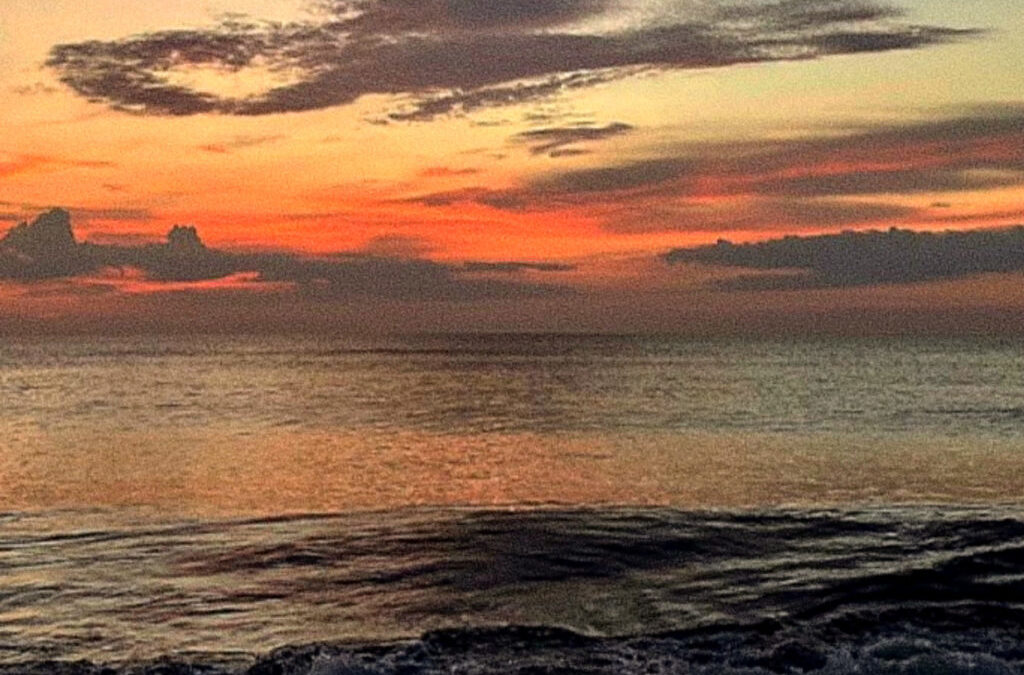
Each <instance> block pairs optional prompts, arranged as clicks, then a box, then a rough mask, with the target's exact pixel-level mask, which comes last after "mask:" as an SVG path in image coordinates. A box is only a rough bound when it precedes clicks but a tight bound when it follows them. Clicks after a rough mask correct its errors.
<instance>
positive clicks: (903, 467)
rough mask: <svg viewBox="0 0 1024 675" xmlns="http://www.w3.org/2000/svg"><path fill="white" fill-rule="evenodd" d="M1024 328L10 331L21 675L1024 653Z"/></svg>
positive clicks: (936, 666) (6, 429)
mask: <svg viewBox="0 0 1024 675" xmlns="http://www.w3.org/2000/svg"><path fill="white" fill-rule="evenodd" d="M1022 626H1024V342H1018V341H998V340H984V339H976V340H962V341H956V340H925V339H920V340H912V339H878V340H852V339H850V340H843V339H835V340H824V339H822V340H808V341H776V342H773V341H763V340H760V341H744V340H724V339H723V340H707V341H699V340H688V339H682V338H671V337H631V336H630V337H613V336H555V335H541V336H529V335H471V336H414V337H401V338H397V337H396V338H372V339H370V338H365V339H355V338H337V339H331V338H287V337H195V338H182V337H175V338H169V337H161V338H143V337H139V338H38V339H29V338H22V339H13V340H8V341H6V342H5V343H4V344H2V345H0V673H3V674H11V673H33V674H36V673H39V674H42V673H48V674H49V673H69V674H70V673H75V674H79V675H86V674H93V673H96V674H98V673H107V674H108V675H109V674H113V673H151V674H154V675H155V674H156V673H161V674H163V675H172V674H174V673H207V674H210V675H216V674H227V673H232V674H234V673H237V674H241V673H249V674H251V675H270V674H279V675H284V674H302V675H306V674H310V675H327V674H342V673H363V674H365V673H419V672H426V673H494V674H497V673H522V674H524V675H525V674H526V673H534V674H536V673H723V672H724V673H748V674H754V673H791V672H792V673H800V672H808V673H819V672H820V673H932V672H943V673H947V672H948V673H1017V672H1024V628H1022Z"/></svg>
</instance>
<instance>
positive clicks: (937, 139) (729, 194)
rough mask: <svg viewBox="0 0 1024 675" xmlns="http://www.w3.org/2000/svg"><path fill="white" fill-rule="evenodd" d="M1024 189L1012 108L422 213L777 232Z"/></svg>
mask: <svg viewBox="0 0 1024 675" xmlns="http://www.w3.org/2000/svg"><path fill="white" fill-rule="evenodd" d="M553 135H555V136H557V134H553ZM1022 185H1024V108H1021V107H1019V106H1006V107H1002V108H991V109H985V110H979V111H975V112H973V113H971V114H968V115H964V116H960V117H955V118H949V119H941V120H934V121H927V122H918V123H907V124H899V125H882V126H876V127H873V128H868V129H858V130H852V131H848V132H847V133H845V134H839V135H830V136H821V137H812V138H804V139H794V140H786V141H775V142H769V141H756V142H752V141H750V142H748V141H745V142H738V143H717V144H691V145H687V146H684V147H682V148H680V149H678V151H677V152H675V153H673V154H663V155H659V156H655V157H648V158H641V159H636V160H631V161H628V162H622V163H618V164H611V165H607V166H596V167H588V168H579V169H570V170H563V171H558V172H551V173H546V174H544V175H542V176H540V177H538V178H535V179H533V180H531V181H529V182H528V183H526V184H525V185H522V186H518V187H512V188H505V189H493V188H487V187H483V186H476V187H474V186H469V187H464V188H461V189H459V190H449V191H445V192H437V193H428V194H425V195H420V196H418V197H414V198H413V201H416V202H418V203H421V204H423V205H426V206H433V207H444V206H449V205H452V204H458V203H476V204H480V205H483V206H487V207H489V208H493V209H499V210H507V211H559V210H585V211H587V212H588V213H590V214H592V215H594V216H597V217H600V218H601V219H602V220H603V221H604V222H605V223H606V226H607V227H608V228H609V229H613V230H618V231H653V230H671V229H679V230H750V229H761V228H766V227H767V228H774V229H776V230H777V229H779V228H781V227H784V226H787V225H788V226H815V225H817V226H819V227H835V226H850V225H856V224H872V223H877V222H878V221H879V220H881V219H884V218H899V217H904V216H910V215H912V214H913V213H914V209H911V208H909V207H907V206H905V205H899V204H896V203H894V202H893V201H892V197H893V196H894V195H916V194H927V193H936V194H944V193H949V192H954V191H967V190H984V189H993V188H1003V187H1008V186H1022Z"/></svg>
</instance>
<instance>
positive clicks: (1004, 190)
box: [0, 0, 1024, 335]
mask: <svg viewBox="0 0 1024 675" xmlns="http://www.w3.org/2000/svg"><path fill="white" fill-rule="evenodd" d="M1021 72H1024V13H1022V12H1021V11H1020V6H1019V2H1018V0H975V1H973V2H971V3H963V2H959V1H954V0H893V1H885V2H882V1H878V2H874V1H869V0H729V1H722V2H712V1H711V0H648V1H646V2H630V1H628V0H516V1H512V0H178V1H177V2H175V3H159V4H158V3H142V2H131V1H129V0H4V2H3V3H2V7H0V92H3V100H4V102H5V104H4V105H3V106H2V107H0V129H2V130H3V133H0V234H2V233H4V232H8V231H11V232H12V234H8V235H7V237H6V239H4V240H3V241H2V242H0V332H3V333H35V332H51V331H54V332H65V331H109V332H115V333H116V332H132V331H140V330H160V331H165V330H174V331H178V330H245V331H257V332H258V331H282V330H317V331H320V330H323V331H330V332H349V331H351V332H391V331H399V332H401V331H519V330H523V331H570V332H574V331H587V332H591V331H611V332H632V331H642V332H649V331H657V332H681V333H691V334H699V335H704V334H708V335H714V334H742V335H745V334H786V335H789V334H796V335H800V334H815V333H838V334H876V333H877V334H894V333H895V334H978V333H981V334H988V333H998V334H1017V333H1020V332H1022V331H1024V321H1022V320H1021V317H1024V314H1022V312H1024V290H1022V289H1024V284H1021V281H1022V277H1021V273H1022V271H1024V236H1022V235H1021V233H1020V232H1018V231H1016V230H1013V229H1007V228H1012V227H1013V226H1016V225H1022V224H1024V90H1022V89H1024V86H1022V80H1021V78H1020V73H1021ZM55 207H59V208H61V209H64V210H62V211H50V209H52V208H55ZM37 219H39V222H37V223H36V225H32V223H33V222H35V221H36V220H37ZM21 223H28V225H26V226H25V227H22V228H20V229H19V230H18V231H17V232H15V228H16V227H17V226H18V225H19V224H21ZM40 223H41V225H40ZM175 226H186V227H183V228H181V229H178V230H175V231H176V232H177V236H175V237H171V238H170V239H168V233H169V232H171V230H172V227H175ZM65 227H70V228H72V231H73V235H72V236H73V238H74V241H69V240H67V238H66V237H64V238H63V239H62V238H61V236H56V235H54V236H56V238H55V239H54V238H53V237H51V238H50V239H47V237H48V236H49V235H47V234H46V233H50V234H52V233H53V232H55V231H58V230H62V228H65ZM193 227H194V228H195V229H194V230H192V229H189V228H193ZM869 232H874V234H868V233H869ZM855 233H860V234H855ZM720 240H723V241H722V242H721V243H719V242H720Z"/></svg>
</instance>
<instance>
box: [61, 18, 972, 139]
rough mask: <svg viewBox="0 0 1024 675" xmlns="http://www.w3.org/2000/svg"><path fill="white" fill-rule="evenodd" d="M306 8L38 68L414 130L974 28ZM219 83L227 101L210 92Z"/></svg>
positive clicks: (149, 92)
mask: <svg viewBox="0 0 1024 675" xmlns="http://www.w3.org/2000/svg"><path fill="white" fill-rule="evenodd" d="M320 4H321V6H322V9H323V12H322V15H321V19H320V20H319V21H316V22H313V21H309V22H303V23H298V22H296V23H266V22H257V21H244V20H239V19H237V18H234V19H231V20H227V21H224V22H222V23H221V24H219V25H216V26H213V27H210V28H207V29H182V30H166V31H159V32H153V33H144V34H141V35H135V36H130V37H126V38H123V39H119V40H112V41H99V40H93V41H87V42H76V43H67V44H59V45H56V46H54V47H53V48H52V50H51V52H50V55H49V59H48V61H47V65H48V66H50V67H51V68H53V69H54V70H56V72H57V73H58V76H59V78H60V79H61V81H63V82H64V83H65V84H66V85H67V86H69V87H71V88H72V89H73V90H74V91H76V92H77V93H79V94H80V95H82V96H84V97H86V98H88V99H90V100H93V101H98V102H103V103H106V104H108V105H110V106H111V107H113V108H115V109H118V110H124V111H130V112H135V113H140V114H154V115H193V114H198V113H220V114H230V115H264V114H272V113H282V112H294V111H304V110H315V109H321V108H327V107H332V106H338V105H345V104H348V103H352V102H353V101H355V100H357V99H358V98H360V97H361V96H364V95H368V94H384V95H398V96H403V97H406V98H407V99H408V101H409V102H408V105H406V106H404V107H403V108H402V109H400V110H396V111H394V112H393V113H392V115H391V117H392V118H393V119H396V120H399V119H402V120H424V119H430V118H432V117H435V116H437V115H441V114H447V113H451V112H453V111H468V110H473V109H476V108H480V107H490V106H498V105H508V104H515V103H521V102H524V101H529V100H533V99H536V98H539V97H544V96H549V95H551V94H553V93H557V92H559V91H563V90H565V89H572V88H579V87H586V86H591V85H593V84H595V83H598V82H602V81H607V80H608V79H613V78H616V77H622V76H624V75H627V74H630V73H633V72H636V71H637V70H678V69H694V68H717V67H724V66H731V65H735V64H742V63H756V62H764V61H779V60H795V59H813V58H819V57H824V56H829V55H834V54H853V53H859V52H880V51H889V50H897V49H916V48H920V47H925V46H928V45H934V44H938V43H943V42H947V41H950V40H954V39H957V38H960V37H964V36H969V35H972V34H973V33H974V31H971V30H963V29H954V28H948V27H941V26H922V25H913V24H911V23H909V22H907V21H905V20H904V19H903V17H902V16H901V15H900V12H899V11H897V10H896V9H894V8H893V7H891V6H889V5H883V4H879V3H875V2H869V1H866V0H824V1H822V0H736V1H735V2H731V3H727V4H719V3H702V2H693V1H691V0H668V1H667V2H665V3H663V6H661V7H659V11H658V12H656V13H652V12H649V11H648V12H644V11H643V9H644V6H645V5H644V3H639V2H620V1H614V2H613V1H612V0H423V1H418V0H333V1H327V2H321V3H320ZM224 78H227V79H230V80H232V82H233V83H234V84H235V85H236V86H235V88H234V89H235V90H234V91H232V90H231V88H230V87H225V86H219V85H218V84H217V82H219V81H222V80H223V79H224ZM265 82H273V83H274V84H272V85H271V86H264V84H263V83H265ZM253 83H255V84H253ZM221 84H223V82H221ZM241 85H245V86H241ZM249 89H251V91H250V90H249ZM240 90H245V91H244V92H243V93H238V92H239V91H240Z"/></svg>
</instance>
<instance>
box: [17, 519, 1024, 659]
mask: <svg viewBox="0 0 1024 675" xmlns="http://www.w3.org/2000/svg"><path fill="white" fill-rule="evenodd" d="M33 547H35V550H33ZM40 549H44V550H46V551H48V552H47V553H45V554H40ZM99 549H102V550H103V551H105V553H103V554H100V555H97V550H99ZM12 551H13V552H15V555H14V556H12V554H11V552H12ZM0 552H2V554H0V565H2V567H0V569H2V570H3V572H2V576H3V577H4V579H3V581H4V582H5V583H4V586H5V588H7V593H6V594H5V601H4V604H5V608H6V609H7V611H8V612H10V611H11V606H12V604H13V605H17V604H18V601H17V600H16V598H17V597H18V595H19V590H20V592H21V593H22V600H23V602H22V603H21V604H22V606H23V607H22V609H23V610H26V611H30V610H31V609H32V608H33V607H34V608H35V617H36V625H35V628H34V630H35V634H36V635H37V637H38V638H39V640H40V642H39V643H38V644H37V645H36V650H35V651H33V649H32V648H31V647H30V645H28V644H27V643H26V642H22V644H21V647H22V652H21V653H20V654H16V653H12V651H11V647H12V642H11V641H12V639H13V638H14V636H13V635H8V636H6V637H4V638H3V640H2V642H3V643H5V646H6V649H5V650H4V652H3V653H0V664H2V665H0V673H4V675H7V674H13V673H32V674H33V675H34V674H35V673H42V672H52V673H62V672H66V673H76V675H77V674H78V673H81V674H86V673H94V672H95V673H100V672H114V673H150V672H151V673H158V672H159V673H165V674H166V673H177V672H182V673H185V672H204V673H211V674H212V673H253V674H254V675H255V674H258V673H271V672H273V673H303V674H304V675H305V674H306V673H321V672H323V673H349V672H352V673H357V672H358V673H375V672H380V673H385V672H386V673H390V672H451V671H452V669H455V670H459V669H463V670H465V671H466V672H481V673H490V672H494V673H497V672H517V671H515V670H512V671H502V670H501V668H500V664H506V665H507V664H509V663H515V664H517V665H516V668H519V669H520V670H521V671H522V672H594V673H605V672H607V673H612V672H702V671H701V670H700V668H704V667H707V668H709V669H708V670H707V672H729V670H728V669H729V668H735V669H736V672H765V673H767V672H794V671H793V670H792V669H793V668H796V667H798V666H800V664H803V666H805V667H810V666H811V665H814V666H815V670H809V671H808V672H818V671H819V670H820V671H821V672H894V673H895V672H927V671H926V670H923V671H922V670H921V668H923V667H925V666H922V665H921V664H928V663H931V664H933V665H934V664H936V663H940V662H941V663H946V664H952V665H956V664H959V665H960V666H962V669H961V670H960V671H956V672H979V673H980V672H1015V671H1016V669H1019V668H1021V667H1022V666H1024V645H1022V644H1021V643H1020V642H1019V639H1017V638H1019V635H1018V627H1019V622H1020V621H1024V579H1022V578H1021V577H1020V575H1019V574H1017V573H1016V572H1015V570H1016V569H1019V566H1020V565H1022V564H1024V506H1022V505H1004V506H1001V507H981V506H976V507H957V506H952V505H942V504H932V505H928V506H923V505H902V506H890V507H868V508H859V509H836V508H823V509H760V510H750V509H747V510H705V511H687V510H680V509H670V508H637V507H628V508H617V509H616V508H595V507H586V508H580V509H565V508H543V509H514V510H495V509H409V510H406V511H403V512H387V511H383V512H379V511H378V512H372V513H363V514H339V515H333V516H332V515H321V516H316V517H312V518H308V517H307V518H276V519H263V520H259V519H257V520H243V521H229V522H221V523H205V524H192V525H191V526H183V527H179V528H166V529H164V530H162V531H161V530H160V529H156V530H154V529H142V530H140V531H136V532H122V533H120V534H118V533H112V532H91V533H78V534H77V535H66V536H49V537H42V538H39V540H38V541H35V542H33V541H30V540H28V539H22V540H20V541H14V540H12V538H11V537H9V536H4V538H3V541H2V542H0ZM18 556H20V561H19V558H18ZM83 561H84V564H85V565H86V567H85V568H82V567H81V565H82V564H83ZM19 565H21V568H20V569H19ZM25 566H27V568H26V567H25ZM32 568H34V569H35V570H36V571H40V570H43V571H45V573H46V574H47V575H48V577H49V589H50V591H51V592H52V593H53V594H54V595H53V597H52V599H51V600H52V602H53V603H55V604H52V605H49V606H47V605H46V604H45V603H41V600H40V598H39V597H36V598H31V597H27V596H25V595H24V594H25V593H26V592H28V591H30V590H33V589H31V588H27V587H26V588H21V589H18V588H17V584H13V585H12V583H11V580H12V579H13V580H15V581H17V580H19V579H20V580H21V581H22V582H23V583H24V582H25V580H26V579H28V578H30V577H31V576H32ZM62 575H64V576H62ZM83 578H89V579H91V580H92V585H87V586H82V585H81V583H82V580H83ZM154 578H158V579H159V583H156V584H154V583H153V580H154ZM96 579H106V580H107V584H108V585H107V586H105V587H104V586H103V585H102V584H100V585H96V584H95V580H96ZM118 589H119V590H118ZM34 590H35V591H36V592H37V593H38V592H42V589H40V588H38V587H36V588H35V589H34ZM90 593H91V594H92V597H88V596H89V594H90ZM147 593H148V594H149V596H148V597H147V596H146V594H147ZM118 594H120V595H118ZM12 599H13V600H12ZM282 603H283V604H282ZM69 604H70V605H76V607H68V605H69ZM60 605H64V606H65V608H66V609H67V610H68V611H66V612H65V613H64V615H63V616H64V618H65V623H64V624H63V625H60V620H59V619H58V617H56V616H54V614H53V613H51V612H50V611H49V609H52V608H54V607H57V606H60ZM342 606H347V608H348V611H347V612H340V613H339V612H338V610H339V608H340V607H342ZM85 608H91V609H89V610H88V611H86V610H85ZM169 608H173V612H172V614H173V616H171V615H167V610H168V609H169ZM332 612H334V613H333V614H332ZM360 612H361V613H360ZM84 614H90V615H91V617H92V619H93V622H94V623H95V622H96V621H99V620H100V619H101V618H102V617H109V618H110V622H109V623H108V625H106V626H105V627H102V628H101V627H99V626H95V625H94V626H93V627H92V628H91V629H90V630H86V631H84V632H83V631H82V624H81V619H82V616H83V615H84ZM76 617H77V618H76ZM316 617H319V620H320V621H321V622H322V623H321V624H320V625H317V624H316V623H315V621H316ZM47 621H49V622H51V624H56V625H50V626H45V625H44V624H45V623H46V622H47ZM225 621H227V622H228V624H230V625H233V626H234V632H233V633H232V634H231V635H228V634H227V633H225V632H224V631H225V626H226V625H227V624H225ZM360 621H362V622H363V629H364V630H365V628H366V626H367V625H369V624H371V623H373V622H374V621H377V622H378V623H377V624H376V628H374V629H373V630H375V631H377V632H376V633H375V635H370V633H371V632H372V631H368V632H366V633H364V635H363V636H359V635H355V634H354V633H348V634H346V632H345V626H348V627H349V628H350V629H351V627H353V626H356V625H358V623H359V622H360ZM289 622H290V623H291V626H290V627H289V626H286V625H285V624H288V623H289ZM332 622H333V623H332ZM387 622H390V624H388V625H385V623H387ZM261 624H262V625H263V626H264V627H265V626H267V625H274V626H275V628H274V630H273V631H270V632H266V631H265V630H263V628H261ZM7 626H8V628H10V625H9V624H7ZM75 626H78V627H79V628H78V629H77V630H79V633H80V635H79V636H78V638H75V637H74V634H75V630H76V628H75ZM117 626H120V628H117ZM2 627H3V624H0V630H2ZM21 628H22V631H21V637H22V640H24V639H25V638H26V636H28V635H30V634H31V633H32V631H30V630H28V628H29V627H28V626H27V624H26V625H22V626H21ZM104 631H106V632H104ZM118 631H120V632H118ZM317 631H319V633H318V632H317ZM198 635H205V636H206V637H205V638H204V639H205V640H206V642H203V641H202V640H200V641H198V642H197V641H195V638H196V637H197V636H198ZM47 636H49V637H47ZM54 636H63V638H61V642H62V644H55V643H54V642H53V637H54ZM176 636H177V638H176ZM275 636H276V639H275ZM240 637H244V639H245V640H247V641H248V642H245V641H244V640H243V642H244V644H242V643H239V644H229V643H228V641H229V640H230V639H236V640H238V639H239V638H240ZM79 638H81V641H80V642H79V643H78V649H77V651H75V650H70V651H67V652H66V653H65V654H64V655H63V656H62V655H61V654H60V653H59V651H60V649H61V648H64V649H65V650H67V649H68V647H69V646H70V645H71V644H72V643H74V642H75V641H76V640H77V639H79ZM179 638H180V640H179ZM218 640H219V641H220V642H219V643H218ZM133 641H134V642H135V643H136V644H135V646H134V647H133V646H131V645H130V644H129V643H131V642H133ZM190 641H191V642H193V644H191V645H190V644H188V643H189V642H190ZM339 641H341V642H339ZM157 645H163V646H157ZM202 645H205V647H203V648H197V647H200V646H202ZM289 645H292V646H289ZM294 645H306V646H294ZM1014 645H1016V646H1014ZM182 646H184V648H180V647H182ZM118 649H120V650H122V652H123V653H133V654H134V656H132V657H129V658H127V659H125V658H117V657H116V653H117V650H118ZM146 649H149V650H150V651H148V652H146V651H145V650H146ZM54 650H57V651H56V652H55V651H54ZM104 650H107V655H108V658H103V657H102V653H103V651H104ZM185 654H187V655H189V656H188V657H187V658H184V657H183V655H185ZM260 654H263V656H259V655H260ZM225 655H230V658H228V660H229V661H230V663H225V662H224V658H225ZM716 659H717V661H716ZM57 662H60V663H63V664H64V665H55V663H57ZM172 662H178V663H181V662H188V663H190V664H191V665H189V666H188V668H192V670H188V669H187V668H186V667H185V666H184V665H178V666H171V665H169V664H170V663H172ZM76 663H77V664H78V665H75V664H76ZM713 663H717V665H718V666H719V669H718V670H715V669H714V668H711V667H710V665H709V664H713ZM88 664H101V665H97V666H92V665H88ZM317 664H319V665H317ZM659 664H660V665H659ZM971 664H973V665H971ZM314 666H315V667H316V668H320V670H316V669H312V670H311V669H310V668H313V667H314ZM855 666H856V667H857V668H862V670H861V671H856V670H850V668H854V667H855ZM883 666H884V668H885V669H889V670H885V669H883V670H878V668H882V667H883ZM975 666H977V667H978V668H982V667H983V666H984V668H988V669H987V670H986V669H984V668H983V669H981V670H971V669H970V668H974V667H975ZM997 666H998V667H997ZM104 668H108V669H111V670H104ZM175 668H177V670H175ZM530 668H533V669H534V670H529V669H530ZM539 668H547V670H543V669H541V670H537V669H539ZM558 668H561V669H562V670H561V671H558V670H557V669H558ZM648 668H654V670H653V671H650V670H648ZM659 668H660V670H658V669H659ZM744 668H746V669H747V670H743V669H744ZM758 668H760V669H761V670H757V669H758ZM836 668H840V670H836ZM914 668H917V669H918V670H917V671H915V670H914ZM992 668H996V669H995V670H992ZM1000 668H1002V670H1000ZM61 669H63V670H61ZM76 669H77V670H76ZM275 669H276V670H275ZM409 669H413V670H409ZM685 669H689V670H685ZM829 669H831V670H829ZM1007 669H1008V670H1007Z"/></svg>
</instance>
